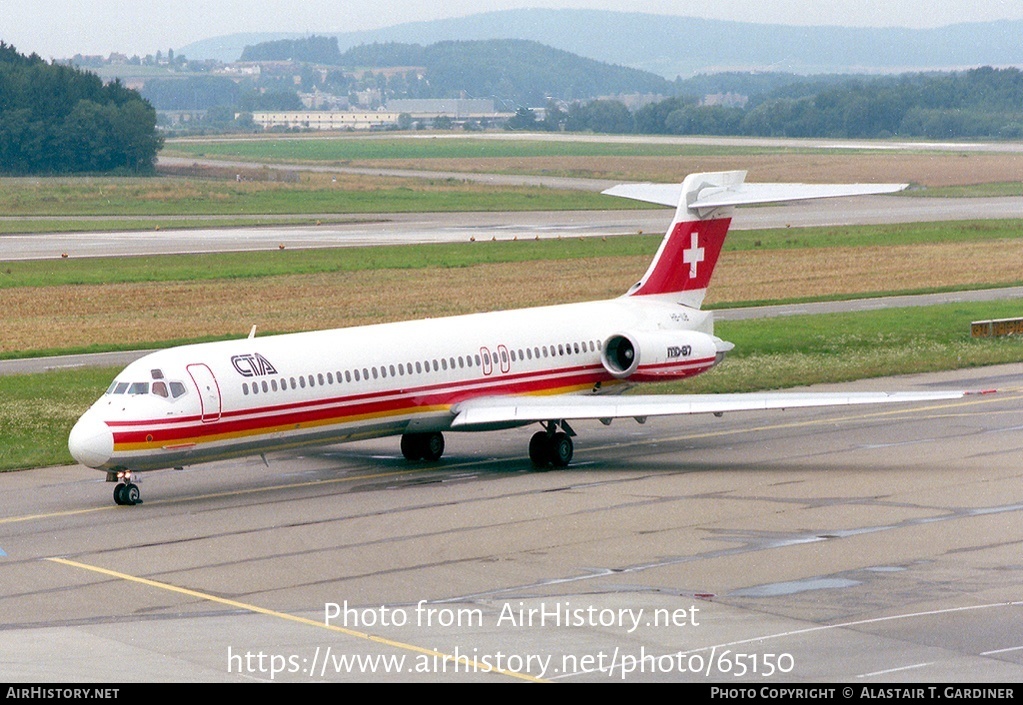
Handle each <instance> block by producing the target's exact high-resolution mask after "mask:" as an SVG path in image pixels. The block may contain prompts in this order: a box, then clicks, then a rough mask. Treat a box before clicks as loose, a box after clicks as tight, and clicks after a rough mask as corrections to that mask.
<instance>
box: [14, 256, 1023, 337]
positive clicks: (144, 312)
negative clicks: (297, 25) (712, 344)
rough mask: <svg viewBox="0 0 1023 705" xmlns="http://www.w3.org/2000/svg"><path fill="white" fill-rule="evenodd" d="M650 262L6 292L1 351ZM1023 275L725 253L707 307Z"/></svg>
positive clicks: (450, 307)
mask: <svg viewBox="0 0 1023 705" xmlns="http://www.w3.org/2000/svg"><path fill="white" fill-rule="evenodd" d="M648 263H649V258H648V257H620V258H594V259H588V260H558V261H544V262H527V263H522V264H485V265H477V266H472V267H466V268H461V269H457V270H451V269H412V270H383V271H368V272H356V273H345V274H317V275H294V276H283V277H267V278H261V279H245V280H221V281H211V282H186V283H145V284H116V285H114V284H112V285H95V286H93V285H79V286H66V287H42V288H22V289H7V290H3V291H0V310H2V311H3V312H4V314H3V335H2V336H0V352H14V351H30V350H45V349H54V348H74V347H81V346H87V345H92V344H107V345H113V344H118V345H135V344H145V343H154V342H161V341H167V340H175V339H182V338H197V337H202V336H216V335H224V334H230V333H232V332H234V333H237V335H239V336H243V335H246V334H247V333H248V330H249V328H250V327H251V325H252V324H257V325H258V326H259V329H260V331H262V332H264V333H269V332H286V331H299V330H309V329H316V328H329V327H340V326H351V325H363V324H370V323H380V322H385V321H393V320H403V319H410V318H421V317H427V316H433V317H436V316H446V315H455V314H461V313H471V312H475V311H487V310H496V309H507V308H517V307H524V306H539V305H546V304H554V303H567V302H572V301H584V300H590V299H599V298H608V297H613V296H618V295H619V294H621V293H622V292H624V291H625V290H626V289H627V288H628V287H629V286H630V285H631V284H632V283H634V282H635V280H636V279H638V278H639V277H640V276H641V275H642V274H643V272H644V271H645V269H646V267H647V264H648ZM1021 280H1023V252H1021V245H1020V243H1019V241H995V242H984V243H976V244H968V243H953V244H930V245H911V246H901V247H871V248H828V249H806V250H778V251H764V252H738V253H725V254H723V255H722V258H721V261H720V263H719V265H718V268H717V271H716V273H715V280H714V283H713V286H712V287H711V291H710V296H709V297H708V303H714V302H744V301H761V300H771V299H782V298H796V297H816V296H826V295H833V294H863V293H875V292H880V291H899V290H913V289H921V288H929V287H941V286H945V287H947V286H970V285H978V284H987V285H998V284H1006V283H1018V282H1020V281H1021Z"/></svg>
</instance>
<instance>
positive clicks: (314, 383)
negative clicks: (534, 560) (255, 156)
mask: <svg viewBox="0 0 1023 705" xmlns="http://www.w3.org/2000/svg"><path fill="white" fill-rule="evenodd" d="M309 386H310V387H315V386H316V378H315V377H313V376H312V375H309Z"/></svg>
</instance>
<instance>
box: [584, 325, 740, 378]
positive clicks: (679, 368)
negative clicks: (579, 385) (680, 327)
mask: <svg viewBox="0 0 1023 705" xmlns="http://www.w3.org/2000/svg"><path fill="white" fill-rule="evenodd" d="M731 348H732V345H731V343H726V342H725V341H723V340H721V339H720V338H717V337H715V336H712V335H707V334H706V333H700V332H698V331H691V330H685V331H642V332H633V331H630V332H623V333H616V334H614V335H612V336H610V337H609V338H608V339H607V340H606V341H604V345H603V346H602V347H601V350H600V362H601V364H603V365H604V369H605V370H607V371H608V372H609V373H610V374H611V376H613V377H615V378H616V379H631V380H634V381H637V382H649V381H659V380H666V379H682V378H684V377H692V376H693V375H697V374H699V373H701V372H705V371H707V370H709V369H710V368H711V367H713V366H714V365H716V364H717V363H718V362H720V361H721V359H722V358H723V357H724V353H725V352H727V351H728V350H731Z"/></svg>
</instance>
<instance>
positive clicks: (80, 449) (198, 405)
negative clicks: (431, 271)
mask: <svg viewBox="0 0 1023 705" xmlns="http://www.w3.org/2000/svg"><path fill="white" fill-rule="evenodd" d="M712 327H713V320H712V316H711V314H709V313H708V312H705V311H700V310H696V309H692V308H688V307H686V306H681V305H679V304H677V303H671V302H668V301H665V300H663V299H661V298H659V297H622V298H619V299H613V300H610V301H598V302H589V303H579V304H567V305H560V306H549V307H543V308H533V309H520V310H514V311H503V312H494V313H481V314H472V315H467V316H457V317H452V318H439V319H426V320H417V321H408V322H402V323H389V324H382V325H374V326H364V327H358V328H346V329H338V330H326V331H317V332H309V333H295V334H288V335H277V336H268V337H264V338H260V337H255V338H247V339H241V340H229V341H223V342H217V343H204V344H198V345H187V346H182V347H176V348H171V349H168V350H163V351H160V352H155V353H152V354H150V355H146V356H145V357H143V358H141V359H139V360H137V361H136V362H134V363H132V364H131V365H130V366H128V367H127V368H126V369H125V370H124V371H123V372H121V373H120V374H119V375H118V376H117V379H116V380H115V381H114V383H113V384H112V385H111V387H110V389H109V390H108V391H107V393H106V394H105V395H104V396H103V397H101V398H100V399H99V401H97V402H96V403H95V404H94V405H93V406H92V408H91V409H90V410H89V411H88V412H87V413H86V414H85V415H84V416H83V417H82V419H81V420H80V421H79V423H78V425H76V427H75V430H74V431H73V432H72V439H71V446H72V451H73V452H74V453H75V457H76V458H77V459H78V460H79V461H80V462H83V463H84V464H86V465H88V466H90V467H95V468H98V469H101V470H104V471H117V470H130V471H140V470H151V469H157V468H167V467H176V466H182V465H188V464H194V463H198V462H204V461H208V460H212V459H216V458H223V457H232V456H239V455H246V454H259V453H264V452H268V451H271V450H277V449H281V448H287V447H294V446H298V445H306V444H323V443H332V442H343V441H349V440H356V439H360V438H368V437H374V436H383V435H391V434H401V433H418V432H426V431H443V430H447V429H449V428H450V424H451V420H452V418H453V414H452V408H453V406H455V405H456V404H458V403H459V402H462V401H465V400H469V399H474V398H478V397H506V396H518V395H552V394H573V393H574V394H597V393H601V392H607V391H611V390H615V391H620V390H621V389H623V384H622V383H623V380H622V379H620V377H621V375H617V376H616V375H613V374H611V371H609V369H608V368H607V366H606V365H605V364H604V362H602V359H601V352H602V349H603V348H604V346H605V343H606V341H608V339H609V338H610V337H611V336H613V335H615V334H620V333H628V332H636V331H638V332H647V333H650V332H658V331H665V332H668V331H694V335H695V336H697V337H699V338H700V339H703V338H706V340H708V341H709V340H710V335H711V334H712ZM704 334H705V335H704ZM708 345H709V347H705V346H701V345H696V346H692V348H691V352H689V348H688V346H687V348H686V349H687V354H686V355H684V356H681V357H679V356H676V357H677V359H672V360H671V361H666V360H665V359H663V356H661V357H660V358H656V359H655V357H656V356H650V355H647V357H646V358H644V359H643V360H641V361H640V364H639V368H638V369H637V370H636V371H635V372H636V374H635V375H633V378H634V379H656V378H663V379H669V378H674V379H677V378H680V377H687V376H691V375H695V374H699V373H700V372H703V371H705V370H707V369H709V368H710V367H711V366H713V364H714V363H715V355H714V353H713V344H709V343H708ZM677 348H678V346H675V349H677ZM708 351H710V352H709V353H708ZM489 428H493V426H490V427H489ZM460 430H485V429H484V428H483V427H481V428H479V429H476V428H472V427H470V428H463V429H460Z"/></svg>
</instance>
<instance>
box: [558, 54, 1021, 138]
mask: <svg viewBox="0 0 1023 705" xmlns="http://www.w3.org/2000/svg"><path fill="white" fill-rule="evenodd" d="M609 102H611V103H613V102H614V101H593V102H592V103H588V104H585V105H579V106H572V107H570V108H569V109H568V110H567V111H563V119H562V120H561V121H560V122H552V121H550V120H548V121H546V123H545V124H544V125H538V127H544V126H547V127H548V128H553V129H564V130H568V131H575V130H592V131H594V132H636V133H641V134H675V135H700V134H705V135H748V136H758V137H834V138H887V137H926V138H930V139H956V138H964V137H970V138H978V137H984V138H1009V139H1018V138H1021V137H1023V72H1021V71H1020V70H1019V69H1015V68H1008V69H994V68H991V67H983V68H978V69H972V70H970V71H964V72H955V73H942V74H906V75H902V76H897V77H885V78H874V79H865V78H849V79H846V80H844V81H842V82H840V83H834V82H829V83H828V84H826V85H815V84H814V82H813V80H812V79H806V80H805V81H802V82H799V83H794V84H792V85H790V86H787V87H784V88H781V89H778V90H777V91H774V92H772V93H770V94H768V95H765V96H760V97H757V98H756V99H751V100H750V101H749V103H748V104H747V105H746V106H744V107H728V106H722V105H701V104H700V101H699V100H697V99H696V98H691V97H674V98H669V99H666V100H663V101H660V102H657V103H653V104H651V105H648V106H646V107H644V108H642V109H640V110H638V111H636V112H635V113H633V114H632V121H631V124H629V123H628V122H627V120H626V117H625V114H624V113H623V111H622V109H621V108H622V107H623V106H620V107H618V108H617V109H615V108H614V107H613V106H609V105H608V104H607V103H609ZM609 128H613V129H609Z"/></svg>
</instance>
